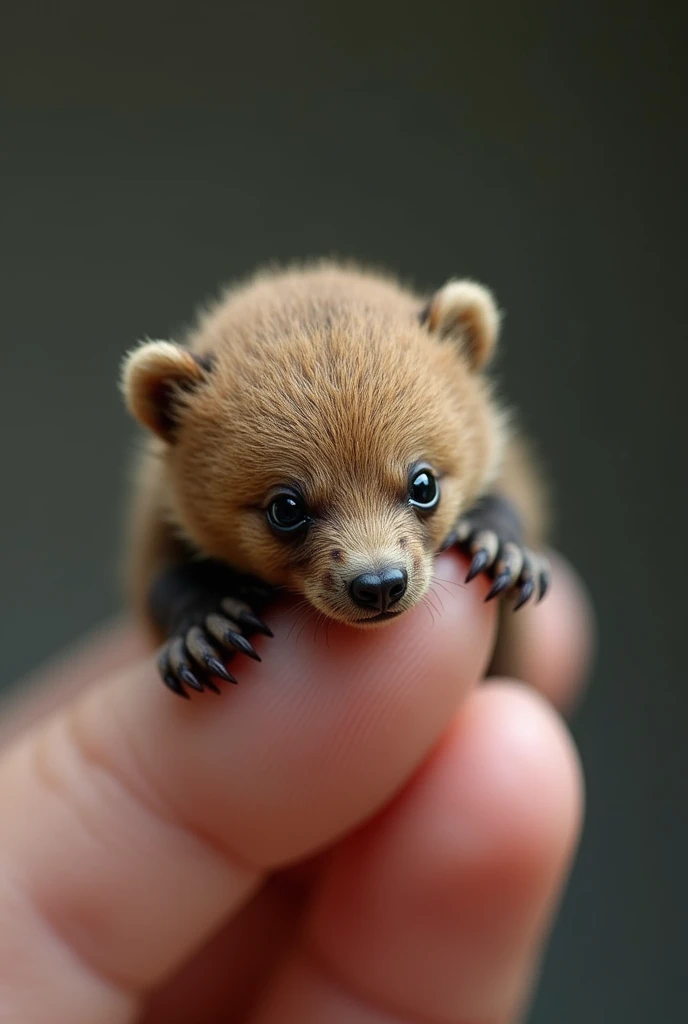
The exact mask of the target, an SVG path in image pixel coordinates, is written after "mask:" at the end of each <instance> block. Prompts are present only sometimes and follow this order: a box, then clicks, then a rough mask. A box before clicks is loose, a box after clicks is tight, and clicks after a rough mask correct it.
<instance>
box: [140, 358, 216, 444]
mask: <svg viewBox="0 0 688 1024" xmlns="http://www.w3.org/2000/svg"><path fill="white" fill-rule="evenodd" d="M208 371H209V365H208V363H207V362H206V361H205V360H204V359H202V358H201V357H199V356H195V355H193V353H191V352H189V350H188V349H186V348H182V346H181V345H177V344H175V343H174V342H171V341H147V342H145V343H144V344H143V345H140V346H139V347H138V348H135V349H134V350H133V351H132V352H129V354H128V355H127V356H126V358H125V360H124V364H123V366H122V391H123V392H124V398H125V401H126V404H127V408H128V409H129V411H130V412H131V414H132V415H133V416H135V417H136V419H137V420H138V421H139V423H142V424H143V426H144V427H148V429H149V430H152V431H153V433H154V434H157V435H158V437H161V438H162V439H163V440H164V441H168V442H169V441H172V440H174V428H175V426H176V423H177V412H178V408H179V404H180V398H181V397H182V395H183V393H184V392H185V391H190V390H191V389H192V388H193V387H195V386H196V385H197V384H200V383H201V381H203V380H204V379H205V378H206V375H207V373H208Z"/></svg>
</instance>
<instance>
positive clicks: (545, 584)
mask: <svg viewBox="0 0 688 1024" xmlns="http://www.w3.org/2000/svg"><path fill="white" fill-rule="evenodd" d="M548 590H549V573H548V572H541V573H540V593H539V594H538V599H537V603H538V604H539V603H540V601H542V599H543V597H544V596H545V594H546V593H547V591H548Z"/></svg>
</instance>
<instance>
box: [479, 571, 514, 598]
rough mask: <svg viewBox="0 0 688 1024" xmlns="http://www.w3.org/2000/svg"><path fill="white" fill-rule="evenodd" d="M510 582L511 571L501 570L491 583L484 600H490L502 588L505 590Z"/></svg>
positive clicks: (497, 594)
mask: <svg viewBox="0 0 688 1024" xmlns="http://www.w3.org/2000/svg"><path fill="white" fill-rule="evenodd" d="M510 583H511V573H510V572H509V571H508V570H507V572H503V573H502V574H501V576H498V577H497V579H496V580H495V581H494V583H493V584H492V589H491V590H490V592H489V594H488V595H487V597H486V598H485V600H486V601H492V600H493V599H494V598H495V597H498V596H499V595H500V594H501V593H502V591H503V590H506V588H507V587H508V586H509V584H510Z"/></svg>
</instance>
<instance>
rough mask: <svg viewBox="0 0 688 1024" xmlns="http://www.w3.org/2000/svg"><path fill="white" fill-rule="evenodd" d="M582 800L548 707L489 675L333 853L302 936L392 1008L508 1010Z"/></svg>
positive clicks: (354, 986) (533, 949) (355, 984)
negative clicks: (388, 799)
mask: <svg viewBox="0 0 688 1024" xmlns="http://www.w3.org/2000/svg"><path fill="white" fill-rule="evenodd" d="M581 812H582V784H581V773H580V767H579V763H578V758H577V755H576V752H575V749H574V747H573V744H572V742H571V740H570V738H569V736H568V734H567V732H566V729H565V728H564V726H563V724H562V723H561V721H560V720H559V718H558V717H557V715H556V713H555V712H554V711H553V709H552V707H551V706H550V705H549V704H548V703H547V702H546V701H545V700H543V699H542V698H540V697H539V696H538V695H537V694H536V693H534V692H533V691H532V690H529V689H528V688H526V687H525V686H522V685H519V684H514V683H511V682H495V683H490V684H488V685H486V686H485V687H483V688H481V689H480V690H478V691H476V692H475V693H473V694H472V695H471V696H470V697H469V698H468V700H467V701H466V703H465V705H464V706H463V707H462V708H461V710H460V711H459V712H458V714H457V716H456V718H455V720H454V722H453V724H452V726H451V727H450V729H449V730H448V732H447V733H446V735H445V736H444V738H443V740H442V742H441V743H440V745H439V746H438V747H437V749H436V750H435V752H434V753H433V755H432V756H431V757H430V758H429V760H428V761H427V762H426V764H425V765H424V767H423V769H422V770H421V771H420V772H419V773H418V775H417V776H416V777H415V778H414V779H413V780H412V782H411V783H410V784H409V785H408V786H407V787H406V789H405V790H404V791H403V793H402V794H401V795H400V796H399V798H398V799H397V800H396V801H395V803H394V804H392V805H391V806H390V807H389V808H388V810H386V811H385V812H384V813H383V814H382V815H380V816H379V817H378V818H377V819H375V820H374V821H372V822H371V823H370V824H369V825H368V826H367V827H366V828H365V829H363V830H362V831H361V832H359V833H358V834H357V835H356V836H354V837H353V838H352V839H351V840H350V841H349V842H348V843H346V844H345V845H344V846H343V847H342V849H341V851H340V853H339V855H338V856H337V857H336V858H334V859H333V861H332V863H331V866H330V867H329V869H328V870H327V872H326V874H325V876H324V879H323V882H322V889H321V893H320V900H319V903H318V904H317V905H316V908H315V910H314V914H313V917H312V919H311V921H310V923H309V927H308V936H309V939H308V941H309V943H310V944H311V946H312V947H313V948H314V949H316V950H317V951H318V955H319V956H320V957H321V958H323V959H324V961H325V962H326V963H328V964H330V965H331V966H332V968H333V971H334V973H335V974H336V975H337V977H340V978H343V979H345V980H346V981H347V983H348V985H349V986H350V988H351V990H352V991H353V992H357V993H366V994H368V995H369V996H370V998H371V999H372V1000H373V1001H374V1002H377V1003H379V1004H382V1005H386V1006H393V1007H394V1008H395V1010H396V1012H397V1013H398V1015H399V1017H400V1018H405V1016H410V1017H413V1019H416V1018H418V1019H425V1018H426V1017H427V1018H428V1019H438V1020H439V1019H442V1020H443V1019H461V1020H467V1021H468V1020H488V1019H489V1020H493V1019H494V1020H497V1019H499V1020H501V1019H511V1016H512V1015H513V1014H514V1012H515V1010H516V1008H517V1007H520V1005H521V1003H522V1000H523V997H524V993H525V992H526V991H527V990H528V988H529V986H530V985H531V984H532V978H533V965H534V963H535V962H536V961H537V956H538V954H539V951H540V948H541V944H542V942H543V940H544V936H545V933H546V930H547V927H548V924H549V922H550V920H551V915H552V912H553V908H554V906H555V905H556V901H557V895H558V892H559V890H560V887H561V885H562V883H563V880H564V878H565V875H566V871H567V868H568V865H569V863H570V858H571V855H572V852H573V849H574V847H575V845H576V840H577V836H578V832H579V828H580V820H581Z"/></svg>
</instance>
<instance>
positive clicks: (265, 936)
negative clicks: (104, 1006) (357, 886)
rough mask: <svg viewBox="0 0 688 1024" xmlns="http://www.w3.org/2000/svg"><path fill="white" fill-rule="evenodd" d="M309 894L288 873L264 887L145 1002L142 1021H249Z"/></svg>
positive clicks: (140, 1023) (162, 1023) (154, 1023)
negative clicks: (251, 1010)
mask: <svg viewBox="0 0 688 1024" xmlns="http://www.w3.org/2000/svg"><path fill="white" fill-rule="evenodd" d="M306 898H307V890H306V888H305V887H300V886H298V887H297V886H294V885H292V884H290V883H289V882H287V881H286V880H285V879H284V878H283V877H281V876H280V877H276V878H273V879H271V880H270V881H268V882H267V883H266V885H265V886H264V887H263V888H262V889H261V890H260V892H259V893H258V894H257V895H256V896H255V897H254V899H252V900H251V901H250V903H249V904H248V905H247V906H245V907H244V908H243V909H242V910H241V911H240V912H239V913H238V914H237V915H236V917H234V918H233V919H232V920H231V921H230V922H229V923H228V924H227V925H225V927H223V928H222V929H221V931H220V932H219V933H218V934H217V935H215V936H213V938H212V939H211V940H210V942H208V943H206V944H205V945H204V946H203V948H202V949H201V950H199V952H198V953H197V954H196V955H195V956H194V957H192V958H191V960H190V961H189V962H188V963H187V964H185V965H184V967H183V968H182V970H181V971H180V972H179V973H178V974H176V975H175V976H174V978H173V979H172V980H171V981H170V982H169V983H168V984H166V985H164V986H162V987H161V988H160V989H158V990H157V991H156V992H155V993H153V995H152V996H151V997H150V999H148V1000H147V1001H146V1004H145V1008H144V1010H143V1012H142V1015H141V1018H140V1020H138V1021H137V1024H217V1022H218V1021H220V1020H232V1021H245V1020H246V1016H247V1014H248V1012H249V1011H250V1009H251V1007H252V1005H253V1003H254V1002H255V1000H256V995H257V993H259V992H263V991H265V988H266V985H267V983H268V979H269V977H270V975H271V974H272V972H273V971H274V970H275V967H276V965H277V964H278V962H279V961H280V960H281V959H282V957H283V955H284V951H285V949H286V947H287V944H288V943H289V942H290V940H291V939H292V937H293V934H294V931H295V929H296V926H297V923H298V920H299V917H300V915H301V914H302V912H303V906H304V904H305V901H306Z"/></svg>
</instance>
